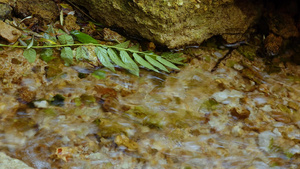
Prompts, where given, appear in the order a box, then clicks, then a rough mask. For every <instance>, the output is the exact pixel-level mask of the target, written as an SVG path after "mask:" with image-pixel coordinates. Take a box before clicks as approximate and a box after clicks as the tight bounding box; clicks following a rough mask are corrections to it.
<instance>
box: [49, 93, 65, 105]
mask: <svg viewBox="0 0 300 169" xmlns="http://www.w3.org/2000/svg"><path fill="white" fill-rule="evenodd" d="M64 101H65V97H64V96H62V95H60V94H57V95H55V96H54V97H53V98H52V99H51V100H50V104H51V105H53V106H59V107H63V106H64V105H65V103H64Z"/></svg>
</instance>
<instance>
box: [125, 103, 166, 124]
mask: <svg viewBox="0 0 300 169" xmlns="http://www.w3.org/2000/svg"><path fill="white" fill-rule="evenodd" d="M126 114H127V115H129V116H132V117H134V118H135V120H137V121H139V122H141V124H142V125H144V126H148V127H150V128H156V129H160V128H162V127H163V125H162V120H163V119H161V118H159V117H158V116H157V114H156V113H153V112H151V111H149V110H147V108H144V107H142V106H136V107H134V108H132V109H130V110H128V111H126Z"/></svg>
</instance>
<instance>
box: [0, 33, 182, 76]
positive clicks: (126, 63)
mask: <svg viewBox="0 0 300 169" xmlns="http://www.w3.org/2000/svg"><path fill="white" fill-rule="evenodd" d="M58 33H59V36H58V38H57V39H56V37H55V35H54V36H50V35H49V34H47V33H45V34H44V38H43V39H41V42H43V43H45V45H44V46H33V44H30V49H31V50H34V49H38V48H47V49H49V48H62V50H61V58H62V59H63V60H64V62H65V65H67V66H69V65H72V64H73V59H74V56H73V50H72V49H74V48H71V47H77V48H75V49H74V50H75V52H74V53H76V54H75V55H76V56H75V58H76V60H77V61H81V60H89V58H90V52H89V51H88V49H87V48H86V47H87V46H94V47H95V49H94V52H95V54H96V57H97V59H98V61H99V62H100V63H101V64H102V65H103V66H104V67H107V68H108V69H110V70H111V71H115V68H114V65H118V66H120V67H122V68H124V69H126V70H128V71H129V72H130V73H132V74H134V75H136V76H139V66H138V64H139V65H141V66H143V67H145V68H147V69H150V70H152V71H155V72H159V71H158V69H159V70H161V71H165V72H169V70H168V69H167V68H166V67H169V68H171V69H177V70H179V68H178V67H177V66H176V65H175V64H182V62H181V61H182V60H181V57H179V56H180V55H181V54H173V53H170V52H168V53H163V54H162V55H161V56H160V55H157V54H155V53H154V52H151V51H140V46H139V44H137V45H135V46H131V47H129V46H130V44H131V42H130V41H126V42H123V43H120V44H117V45H114V46H109V45H103V44H99V43H98V41H97V40H96V39H94V38H92V37H91V36H89V35H87V34H84V33H82V32H79V31H72V32H71V34H72V35H73V36H75V37H76V39H77V40H78V41H80V42H82V43H79V44H78V43H74V39H73V37H72V36H70V35H68V34H66V33H65V32H63V31H62V30H58ZM45 39H46V40H45ZM49 41H50V42H52V41H53V42H54V43H49ZM55 42H60V44H56V43H55ZM0 46H7V47H14V48H28V46H14V45H4V44H0ZM27 53H28V52H27ZM27 53H26V52H25V53H24V54H25V55H26V58H28V54H27ZM174 56H175V57H174ZM42 59H43V58H42ZM28 60H30V62H33V61H34V59H28ZM173 63H175V64H173Z"/></svg>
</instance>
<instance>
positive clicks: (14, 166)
mask: <svg viewBox="0 0 300 169" xmlns="http://www.w3.org/2000/svg"><path fill="white" fill-rule="evenodd" d="M0 164H1V165H0V169H7V168H10V169H18V168H22V169H33V168H31V167H29V166H28V165H26V164H25V163H24V162H22V161H20V160H18V159H14V158H11V157H9V156H7V155H6V154H5V153H3V152H0Z"/></svg>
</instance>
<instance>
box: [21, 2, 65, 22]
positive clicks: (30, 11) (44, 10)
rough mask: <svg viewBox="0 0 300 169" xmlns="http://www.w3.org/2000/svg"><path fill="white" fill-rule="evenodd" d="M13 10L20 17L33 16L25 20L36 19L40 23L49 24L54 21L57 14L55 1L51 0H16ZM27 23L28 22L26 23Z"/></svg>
mask: <svg viewBox="0 0 300 169" xmlns="http://www.w3.org/2000/svg"><path fill="white" fill-rule="evenodd" d="M15 12H16V13H17V14H19V15H20V16H21V17H27V16H31V15H33V18H31V19H27V20H25V21H26V22H31V20H32V21H34V20H35V18H37V19H38V23H39V24H41V25H44V24H49V23H51V22H53V21H55V20H56V19H57V18H58V16H59V12H58V8H57V6H56V3H55V2H54V1H52V0H31V1H27V0H18V1H17V2H16V6H15ZM27 24H28V23H27Z"/></svg>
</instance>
